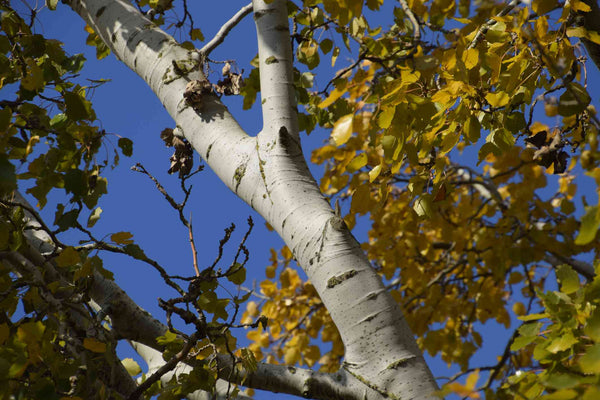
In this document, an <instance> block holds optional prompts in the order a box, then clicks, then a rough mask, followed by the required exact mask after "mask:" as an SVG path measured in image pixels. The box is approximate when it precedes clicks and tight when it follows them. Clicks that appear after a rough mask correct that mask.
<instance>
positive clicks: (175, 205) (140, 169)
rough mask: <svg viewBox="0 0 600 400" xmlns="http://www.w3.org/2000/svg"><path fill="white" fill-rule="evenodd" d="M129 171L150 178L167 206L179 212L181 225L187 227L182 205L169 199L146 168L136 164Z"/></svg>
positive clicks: (162, 187) (187, 223) (171, 198)
mask: <svg viewBox="0 0 600 400" xmlns="http://www.w3.org/2000/svg"><path fill="white" fill-rule="evenodd" d="M131 169H132V170H133V171H136V172H141V173H142V174H144V175H147V176H148V178H150V179H151V180H152V182H154V184H155V185H156V188H157V189H158V191H159V192H160V193H161V194H162V195H163V196H164V198H165V199H166V200H167V201H168V202H169V204H170V205H171V207H173V208H174V209H175V210H177V211H178V212H179V219H180V220H181V222H182V223H183V225H185V226H186V227H187V226H189V222H188V220H187V219H186V218H185V216H184V215H183V206H184V204H183V203H182V204H178V203H177V202H176V201H175V199H173V197H171V195H170V194H169V193H167V191H166V190H165V188H164V186H163V185H161V184H160V182H159V181H158V179H156V178H155V177H154V176H153V175H152V174H151V173H149V172H148V171H147V170H146V168H144V166H143V165H142V164H140V163H137V164H135V165H134V166H133V167H131ZM187 198H188V195H187V193H186V200H187Z"/></svg>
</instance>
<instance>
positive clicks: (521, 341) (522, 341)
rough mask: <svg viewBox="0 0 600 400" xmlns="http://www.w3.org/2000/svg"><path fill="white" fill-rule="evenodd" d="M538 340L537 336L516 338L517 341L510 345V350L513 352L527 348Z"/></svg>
mask: <svg viewBox="0 0 600 400" xmlns="http://www.w3.org/2000/svg"><path fill="white" fill-rule="evenodd" d="M536 339H537V336H519V337H517V338H515V340H514V341H513V342H512V344H511V345H510V349H511V350H512V351H517V350H520V349H522V348H523V347H525V346H527V345H528V344H530V343H532V342H534V341H535V340H536Z"/></svg>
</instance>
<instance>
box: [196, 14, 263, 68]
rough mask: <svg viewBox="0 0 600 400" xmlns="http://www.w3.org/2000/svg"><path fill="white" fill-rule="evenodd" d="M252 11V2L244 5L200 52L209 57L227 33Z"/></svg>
mask: <svg viewBox="0 0 600 400" xmlns="http://www.w3.org/2000/svg"><path fill="white" fill-rule="evenodd" d="M251 12H252V3H250V4H248V5H246V6H244V7H242V8H241V9H240V10H239V11H238V12H237V13H236V14H235V15H234V16H233V17H231V19H230V20H229V21H227V22H225V23H224V24H223V26H222V27H221V29H219V31H218V32H217V34H216V35H215V36H214V37H213V38H212V39H211V40H210V42H208V43H206V45H204V47H202V48H201V49H200V51H199V52H200V54H201V55H203V56H204V57H208V55H209V54H210V53H211V52H212V51H213V50H214V49H215V48H216V47H217V46H218V45H220V44H221V43H223V41H224V40H225V37H227V34H229V32H230V31H231V30H232V29H233V28H234V27H235V26H236V25H237V24H239V23H240V21H241V20H242V19H244V17H245V16H246V15H248V14H250V13H251Z"/></svg>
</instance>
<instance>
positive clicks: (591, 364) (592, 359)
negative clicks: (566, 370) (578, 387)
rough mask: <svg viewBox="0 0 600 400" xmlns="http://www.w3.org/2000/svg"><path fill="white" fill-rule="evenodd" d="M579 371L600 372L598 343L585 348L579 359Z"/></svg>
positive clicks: (599, 345)
mask: <svg viewBox="0 0 600 400" xmlns="http://www.w3.org/2000/svg"><path fill="white" fill-rule="evenodd" d="M579 366H580V367H581V371H582V372H583V373H586V374H599V373H600V343H598V344H595V345H594V346H592V347H590V348H588V349H587V351H586V352H585V354H584V355H583V356H581V358H580V359H579Z"/></svg>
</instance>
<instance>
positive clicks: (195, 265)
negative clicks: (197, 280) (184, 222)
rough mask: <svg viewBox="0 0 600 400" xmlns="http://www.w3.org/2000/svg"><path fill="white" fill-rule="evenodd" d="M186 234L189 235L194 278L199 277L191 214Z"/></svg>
mask: <svg viewBox="0 0 600 400" xmlns="http://www.w3.org/2000/svg"><path fill="white" fill-rule="evenodd" d="M188 232H189V233H190V246H191V247H192V257H193V259H194V271H195V272H196V276H200V269H199V268H198V252H197V251H196V244H195V243H194V232H193V230H192V214H190V222H189V224H188Z"/></svg>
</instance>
